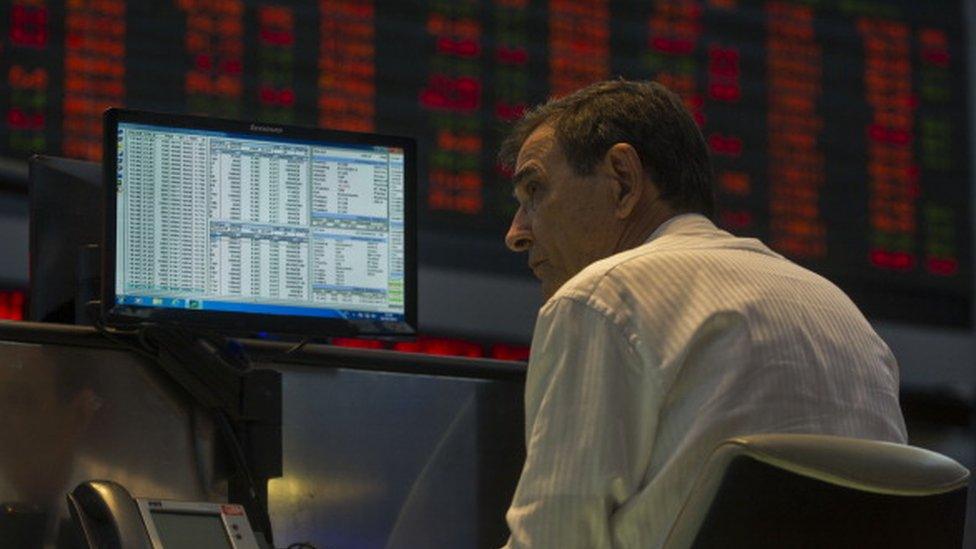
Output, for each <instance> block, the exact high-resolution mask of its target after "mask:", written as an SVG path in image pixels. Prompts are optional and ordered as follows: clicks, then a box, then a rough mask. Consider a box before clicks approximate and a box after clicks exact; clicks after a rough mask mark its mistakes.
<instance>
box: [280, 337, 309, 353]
mask: <svg viewBox="0 0 976 549" xmlns="http://www.w3.org/2000/svg"><path fill="white" fill-rule="evenodd" d="M311 341H312V338H311V337H305V338H304V339H302V340H301V341H299V342H298V343H296V344H294V345H292V346H291V347H289V348H288V350H286V351H285V352H283V353H281V355H280V356H282V357H286V356H288V355H291V354H295V353H297V352H298V351H301V350H302V349H304V348H305V346H306V345H308V344H309V343H311Z"/></svg>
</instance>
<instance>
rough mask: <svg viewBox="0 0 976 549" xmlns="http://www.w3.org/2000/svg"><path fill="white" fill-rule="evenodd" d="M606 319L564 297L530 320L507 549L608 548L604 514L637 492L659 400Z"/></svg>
mask: <svg viewBox="0 0 976 549" xmlns="http://www.w3.org/2000/svg"><path fill="white" fill-rule="evenodd" d="M614 318H615V317H614V316H613V314H612V312H611V311H609V310H606V309H605V308H601V307H599V306H598V305H595V304H594V303H592V302H582V301H579V300H577V299H573V298H566V297H563V298H559V299H558V300H556V301H554V302H550V303H548V304H547V305H546V307H544V308H543V310H542V312H540V315H539V319H538V321H537V325H536V330H535V335H534V337H533V342H532V355H531V358H530V362H529V369H528V375H527V379H526V395H525V405H526V461H525V466H524V468H523V470H522V476H521V478H520V479H519V483H518V487H517V488H516V491H515V496H514V498H513V501H512V505H511V507H510V509H509V511H508V513H507V515H506V518H507V520H508V525H509V528H510V530H511V537H510V538H509V541H508V544H507V547H509V548H512V549H514V548H522V547H560V548H573V547H587V548H591V547H592V548H601V547H611V546H612V545H613V539H612V524H611V523H612V517H613V513H614V511H615V509H617V508H619V507H620V506H621V505H623V504H624V503H625V502H626V501H627V500H628V499H629V498H630V497H631V496H632V495H634V494H635V493H636V492H637V491H638V490H639V488H640V485H641V483H642V480H643V475H644V474H645V473H646V471H647V467H648V461H649V460H650V455H651V445H652V441H653V439H654V430H655V428H656V425H657V413H658V412H657V411H658V409H659V406H660V396H659V394H658V393H657V391H658V389H657V388H656V387H655V386H654V384H653V383H652V382H651V378H652V377H653V376H652V375H651V372H649V371H648V370H647V368H646V365H644V364H642V361H641V360H640V359H639V355H638V353H637V352H636V351H635V348H634V346H633V341H632V338H631V337H629V335H628V333H627V331H626V326H624V325H622V324H621V323H620V322H619V321H617V320H614Z"/></svg>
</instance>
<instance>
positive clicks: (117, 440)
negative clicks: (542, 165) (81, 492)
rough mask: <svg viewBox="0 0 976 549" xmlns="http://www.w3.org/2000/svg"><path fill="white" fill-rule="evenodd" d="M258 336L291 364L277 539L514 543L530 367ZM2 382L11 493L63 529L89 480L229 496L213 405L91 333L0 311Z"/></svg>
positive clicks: (4, 488)
mask: <svg viewBox="0 0 976 549" xmlns="http://www.w3.org/2000/svg"><path fill="white" fill-rule="evenodd" d="M249 348H250V350H251V352H252V354H253V355H254V356H255V357H256V358H257V359H258V365H259V366H260V367H272V368H275V369H277V370H280V371H281V372H282V374H283V389H282V390H283V408H284V409H283V439H284V440H283V442H284V445H283V451H284V476H283V477H282V478H279V479H275V480H273V481H271V483H270V485H269V500H270V511H271V519H272V523H273V525H274V530H275V543H276V545H278V546H287V545H288V544H289V543H292V542H296V541H309V542H312V543H314V544H315V545H316V546H318V547H329V548H343V547H351V548H357V547H493V546H498V545H500V544H502V543H504V541H505V537H506V536H507V530H506V527H505V524H504V513H505V510H506V508H507V504H508V501H509V499H510V498H511V494H512V492H513V490H514V487H515V482H516V480H517V477H518V473H519V470H520V467H521V464H522V460H523V459H524V446H523V429H522V379H523V375H524V367H523V366H522V365H520V364H514V363H502V362H496V361H471V360H464V359H456V358H443V357H427V356H423V355H404V354H397V353H390V352H376V351H366V350H341V349H332V348H328V347H319V346H312V347H310V348H308V349H307V351H306V352H304V353H302V354H301V355H300V356H297V357H295V356H288V359H289V361H290V362H288V363H284V362H280V361H276V360H275V359H276V358H278V357H280V356H281V355H280V353H281V352H282V348H281V347H278V346H275V345H273V344H254V345H250V346H249ZM0 391H2V392H3V396H2V398H0V418H2V420H3V421H4V422H5V424H4V428H3V429H2V430H0V431H2V432H3V435H5V436H7V438H9V437H10V436H16V437H18V438H17V440H3V441H0V447H2V448H3V452H2V455H3V459H2V460H0V502H11V503H18V504H24V505H30V506H31V508H36V509H38V510H42V511H43V512H44V513H46V515H45V518H44V520H45V521H46V523H47V526H45V527H44V528H42V529H41V530H44V531H45V532H46V533H45V534H44V535H45V536H46V537H47V539H48V540H50V541H52V542H53V541H54V540H55V539H56V538H57V535H58V526H57V525H58V522H59V521H60V520H63V519H64V518H65V517H66V516H67V511H66V509H65V508H64V504H63V494H64V493H65V492H66V491H68V490H69V489H70V488H71V487H73V486H74V485H75V484H77V483H78V482H81V481H83V480H88V479H90V478H93V477H99V478H108V479H112V480H117V481H119V482H122V483H123V484H125V485H126V486H128V487H129V488H130V490H131V491H132V492H133V494H135V495H136V496H152V495H156V496H162V497H170V498H177V499H201V500H210V501H223V500H224V499H225V497H226V496H225V494H226V488H225V483H224V479H223V478H222V477H223V475H222V474H221V472H220V467H219V466H218V467H217V468H216V470H215V467H214V462H215V460H214V452H213V448H214V446H213V440H214V434H213V429H212V426H211V424H210V422H209V419H208V418H207V417H206V415H205V413H203V412H202V411H200V410H198V409H196V408H195V407H194V406H193V405H191V403H190V402H188V400H187V399H186V398H185V397H184V395H183V394H182V393H181V390H180V389H179V388H178V387H175V386H174V385H173V384H171V383H170V382H169V381H168V380H166V379H165V378H164V377H162V376H161V375H160V374H159V372H158V371H157V370H156V368H155V366H154V365H153V364H151V363H149V362H148V361H146V360H144V359H142V358H139V357H137V356H135V355H134V354H132V353H130V352H128V351H125V350H122V349H119V348H115V347H113V346H112V345H111V344H109V343H108V342H107V341H106V340H104V339H103V338H101V336H99V335H97V334H96V333H95V332H94V331H91V330H88V329H85V328H75V327H63V326H56V325H38V324H32V323H0ZM18 433H19V435H18ZM28 434H29V436H28ZM38 456H41V457H42V458H43V459H44V460H47V461H45V462H41V461H39V458H38ZM217 462H218V464H219V463H220V460H219V459H218V460H217ZM54 472H59V474H53V473H54Z"/></svg>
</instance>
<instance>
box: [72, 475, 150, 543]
mask: <svg viewBox="0 0 976 549" xmlns="http://www.w3.org/2000/svg"><path fill="white" fill-rule="evenodd" d="M68 510H69V511H70V512H71V519H72V520H73V521H74V523H75V525H76V526H77V529H78V533H79V534H80V535H81V537H82V541H83V542H84V544H85V546H86V547H88V548H89V549H96V548H97V549H103V548H104V549H129V548H130V547H131V548H132V549H152V545H150V544H149V536H148V535H147V533H146V526H145V525H144V524H143V522H142V517H140V516H139V507H138V506H137V505H136V502H135V500H134V499H132V496H130V495H129V492H128V490H126V489H125V488H123V487H122V485H121V484H118V483H115V482H112V481H110V480H93V481H90V482H84V483H82V484H79V485H78V487H77V488H75V489H74V490H72V491H71V493H69V494H68Z"/></svg>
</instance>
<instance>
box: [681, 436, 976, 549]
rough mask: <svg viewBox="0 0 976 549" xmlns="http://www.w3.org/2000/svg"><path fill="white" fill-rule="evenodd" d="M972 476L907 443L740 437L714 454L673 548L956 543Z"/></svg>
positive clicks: (686, 508) (930, 545) (949, 461)
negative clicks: (967, 489)
mask: <svg viewBox="0 0 976 549" xmlns="http://www.w3.org/2000/svg"><path fill="white" fill-rule="evenodd" d="M968 480H969V471H968V470H967V469H966V468H965V467H963V466H961V465H959V464H958V463H956V462H955V461H953V460H952V459H949V458H948V457H946V456H943V455H941V454H937V453H935V452H931V451H928V450H923V449H921V448H915V447H913V446H906V445H903V444H893V443H888V442H878V441H871V440H860V439H851V438H844V437H835V436H827V435H796V434H765V435H753V436H746V437H737V438H732V439H729V440H726V441H725V442H723V443H722V444H721V445H719V447H718V448H717V449H716V450H715V452H713V453H712V456H711V457H710V458H709V460H708V462H707V463H706V465H705V468H704V469H703V471H702V474H701V475H700V476H699V478H698V481H697V482H696V484H695V486H694V488H693V489H692V492H691V494H690V495H689V497H688V498H687V499H686V500H685V504H684V506H683V507H682V510H681V512H680V513H679V515H678V518H677V520H676V521H675V524H674V526H673V527H672V528H671V532H670V533H669V535H668V538H667V541H665V544H664V547H665V548H666V549H678V548H687V547H694V548H696V549H698V548H709V547H750V548H762V547H791V548H792V547H858V548H871V547H879V548H880V547H884V548H891V547H925V548H933V549H934V548H942V547H952V548H953V549H956V548H958V547H961V546H962V541H963V529H964V525H965V514H966V488H967V484H968Z"/></svg>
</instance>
